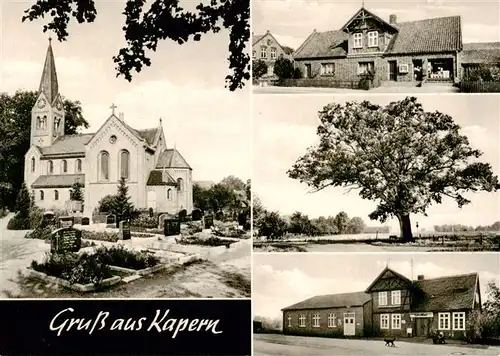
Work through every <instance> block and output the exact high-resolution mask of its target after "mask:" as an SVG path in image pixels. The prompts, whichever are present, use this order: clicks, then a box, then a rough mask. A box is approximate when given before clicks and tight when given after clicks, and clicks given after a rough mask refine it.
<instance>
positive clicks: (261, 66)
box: [252, 59, 267, 79]
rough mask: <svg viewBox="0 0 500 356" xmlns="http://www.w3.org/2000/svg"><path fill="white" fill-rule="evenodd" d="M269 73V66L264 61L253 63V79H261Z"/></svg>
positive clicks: (259, 60)
mask: <svg viewBox="0 0 500 356" xmlns="http://www.w3.org/2000/svg"><path fill="white" fill-rule="evenodd" d="M266 73H267V65H266V62H264V61H263V60H262V59H258V60H254V61H253V62H252V77H253V78H256V79H258V78H260V77H262V76H263V75H264V74H266Z"/></svg>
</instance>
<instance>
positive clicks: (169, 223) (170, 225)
mask: <svg viewBox="0 0 500 356" xmlns="http://www.w3.org/2000/svg"><path fill="white" fill-rule="evenodd" d="M163 233H164V235H165V236H172V235H179V234H180V233H181V222H180V220H179V219H165V221H164V227H163Z"/></svg>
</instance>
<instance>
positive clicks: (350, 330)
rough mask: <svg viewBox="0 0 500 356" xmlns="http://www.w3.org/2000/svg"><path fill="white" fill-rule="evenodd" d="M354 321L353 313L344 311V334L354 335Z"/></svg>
mask: <svg viewBox="0 0 500 356" xmlns="http://www.w3.org/2000/svg"><path fill="white" fill-rule="evenodd" d="M355 322H356V320H355V317H354V313H344V336H354V335H355V333H356V330H355V325H356V324H355Z"/></svg>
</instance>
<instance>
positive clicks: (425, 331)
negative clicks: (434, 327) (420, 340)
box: [415, 318, 430, 336]
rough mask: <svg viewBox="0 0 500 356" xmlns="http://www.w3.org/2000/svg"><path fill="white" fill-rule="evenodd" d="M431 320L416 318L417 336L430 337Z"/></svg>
mask: <svg viewBox="0 0 500 356" xmlns="http://www.w3.org/2000/svg"><path fill="white" fill-rule="evenodd" d="M429 320H430V319H429V318H416V319H415V324H416V325H415V335H417V336H429V325H430V323H429Z"/></svg>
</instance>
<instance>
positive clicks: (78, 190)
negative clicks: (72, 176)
mask: <svg viewBox="0 0 500 356" xmlns="http://www.w3.org/2000/svg"><path fill="white" fill-rule="evenodd" d="M82 188H83V184H81V183H80V182H78V181H76V182H75V183H73V185H72V186H71V188H70V190H69V199H70V200H73V201H83V191H82Z"/></svg>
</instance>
